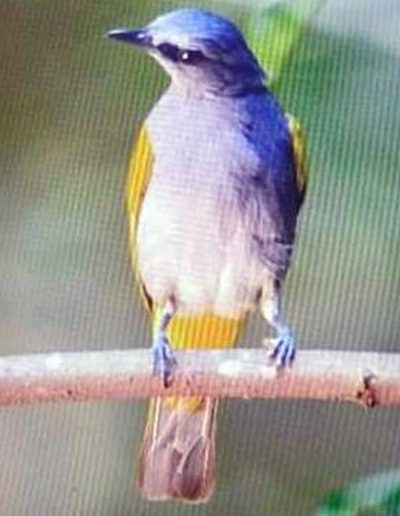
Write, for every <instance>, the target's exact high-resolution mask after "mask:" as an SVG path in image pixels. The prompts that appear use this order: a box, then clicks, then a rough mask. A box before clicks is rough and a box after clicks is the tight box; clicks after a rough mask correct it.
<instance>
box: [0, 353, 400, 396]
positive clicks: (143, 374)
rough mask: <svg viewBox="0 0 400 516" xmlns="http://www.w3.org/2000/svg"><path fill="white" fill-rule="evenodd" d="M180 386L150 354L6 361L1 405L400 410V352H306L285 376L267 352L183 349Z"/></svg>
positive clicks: (0, 376) (2, 361)
mask: <svg viewBox="0 0 400 516" xmlns="http://www.w3.org/2000/svg"><path fill="white" fill-rule="evenodd" d="M176 358H177V360H178V367H177V369H176V371H175V375H174V381H173V383H172V386H170V387H168V388H167V389H166V388H164V387H163V385H162V382H161V380H160V379H159V378H156V377H154V376H153V374H152V359H151V353H150V351H149V350H148V349H146V350H145V349H136V350H130V351H94V352H78V353H48V354H34V355H21V356H8V357H3V358H0V405H18V404H33V403H41V402H47V401H86V400H113V399H119V400H121V399H134V398H136V399H138V398H149V397H153V396H168V395H171V394H180V395H192V394H201V395H209V396H217V397H235V398H246V399H248V398H274V399H276V398H287V399H288V398H292V399H300V398H301V399H319V400H349V401H358V402H360V403H362V404H364V405H366V406H374V405H377V404H380V405H400V355H399V354H394V353H366V352H361V353H358V352H345V351H301V352H299V354H298V358H297V359H296V361H295V364H294V366H293V367H292V368H291V369H290V370H288V371H284V372H281V373H278V374H277V372H276V368H275V367H273V366H271V365H268V364H267V355H266V352H265V351H263V350H260V349H259V350H255V349H234V350H212V351H208V350H207V351H176Z"/></svg>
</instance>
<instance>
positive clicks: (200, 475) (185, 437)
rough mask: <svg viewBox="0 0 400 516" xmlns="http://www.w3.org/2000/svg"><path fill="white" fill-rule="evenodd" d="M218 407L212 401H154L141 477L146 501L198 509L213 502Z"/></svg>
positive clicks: (193, 398) (142, 458) (145, 440)
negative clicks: (185, 504) (172, 502)
mask: <svg viewBox="0 0 400 516" xmlns="http://www.w3.org/2000/svg"><path fill="white" fill-rule="evenodd" d="M217 403H218V400H216V399H214V398H209V397H207V398H199V397H188V398H182V397H179V398H175V397H173V398H164V399H162V398H157V399H154V400H152V401H151V403H150V410H149V415H148V420H147V425H146V430H145V435H144V441H143V445H142V450H141V455H140V461H139V477H138V483H139V488H140V490H141V492H142V494H143V495H144V496H145V497H146V498H148V499H152V500H180V501H186V502H192V503H201V502H206V501H207V500H208V499H209V498H210V496H211V494H212V492H213V487H214V477H215V473H214V471H215V430H216V414H217Z"/></svg>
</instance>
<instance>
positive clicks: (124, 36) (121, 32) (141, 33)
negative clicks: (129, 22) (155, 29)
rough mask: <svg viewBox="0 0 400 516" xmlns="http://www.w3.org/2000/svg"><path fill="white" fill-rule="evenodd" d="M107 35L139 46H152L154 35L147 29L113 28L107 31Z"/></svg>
mask: <svg viewBox="0 0 400 516" xmlns="http://www.w3.org/2000/svg"><path fill="white" fill-rule="evenodd" d="M107 37H109V38H111V39H116V40H117V41H122V42H124V43H130V44H131V45H135V46H137V47H143V48H150V47H151V46H152V37H151V36H150V35H149V33H148V32H147V30H146V29H125V28H121V29H113V30H110V31H109V32H107Z"/></svg>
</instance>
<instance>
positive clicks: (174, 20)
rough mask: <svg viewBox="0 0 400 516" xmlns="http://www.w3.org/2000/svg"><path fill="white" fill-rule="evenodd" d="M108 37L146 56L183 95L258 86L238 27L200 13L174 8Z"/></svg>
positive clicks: (259, 75)
mask: <svg viewBox="0 0 400 516" xmlns="http://www.w3.org/2000/svg"><path fill="white" fill-rule="evenodd" d="M108 36H109V37H110V38H113V39H116V40H119V41H123V42H126V43H130V44H132V45H134V46H136V47H139V48H141V49H143V50H145V51H146V52H148V53H149V54H150V55H151V56H152V57H154V58H155V59H156V60H157V61H158V62H159V63H160V65H161V66H162V67H163V68H164V69H165V70H166V71H167V73H168V74H169V75H170V76H171V78H172V82H173V84H175V85H177V86H179V87H182V88H183V89H185V90H186V91H187V92H188V93H189V94H191V93H192V94H211V95H240V94H242V93H245V92H247V91H252V90H257V89H262V88H263V81H264V78H265V76H264V72H263V70H262V69H261V67H260V65H259V64H258V62H257V60H256V58H255V57H254V55H253V54H252V52H251V51H250V49H249V48H248V46H247V44H246V42H245V39H244V37H243V35H242V34H241V32H240V31H239V29H238V28H237V27H236V26H235V25H234V23H233V22H231V21H230V20H228V19H226V18H224V17H222V16H219V15H217V14H214V13H212V12H209V11H204V10H202V9H179V10H176V11H172V12H169V13H166V14H163V15H161V16H159V17H157V18H156V19H155V20H154V21H152V22H151V23H150V24H149V25H147V26H145V27H142V28H139V29H134V30H132V29H126V28H122V29H115V30H112V31H110V32H108Z"/></svg>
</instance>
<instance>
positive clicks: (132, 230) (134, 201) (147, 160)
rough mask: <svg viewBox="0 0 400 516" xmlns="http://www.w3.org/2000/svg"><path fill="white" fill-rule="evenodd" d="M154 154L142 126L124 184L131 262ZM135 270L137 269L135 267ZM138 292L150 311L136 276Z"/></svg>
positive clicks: (147, 296)
mask: <svg viewBox="0 0 400 516" xmlns="http://www.w3.org/2000/svg"><path fill="white" fill-rule="evenodd" d="M153 162H154V154H153V152H152V147H151V141H150V137H149V134H148V132H147V130H146V127H145V126H144V125H143V126H142V127H141V128H140V129H139V131H138V133H137V135H136V138H135V143H134V149H133V153H132V157H131V159H130V162H129V171H128V178H127V184H126V197H127V208H128V216H129V248H130V252H131V257H132V260H133V261H134V262H135V261H136V233H137V227H138V220H139V215H140V210H141V207H142V203H143V198H144V196H145V193H146V190H147V186H148V184H149V181H150V178H151V174H152V170H153ZM135 270H137V267H135ZM137 281H138V285H139V289H140V292H141V294H142V297H143V299H144V301H145V304H146V306H147V308H148V309H149V310H152V305H153V303H152V300H151V297H150V296H149V294H148V292H147V291H146V289H145V286H144V284H143V282H142V281H141V279H140V277H139V276H137Z"/></svg>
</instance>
